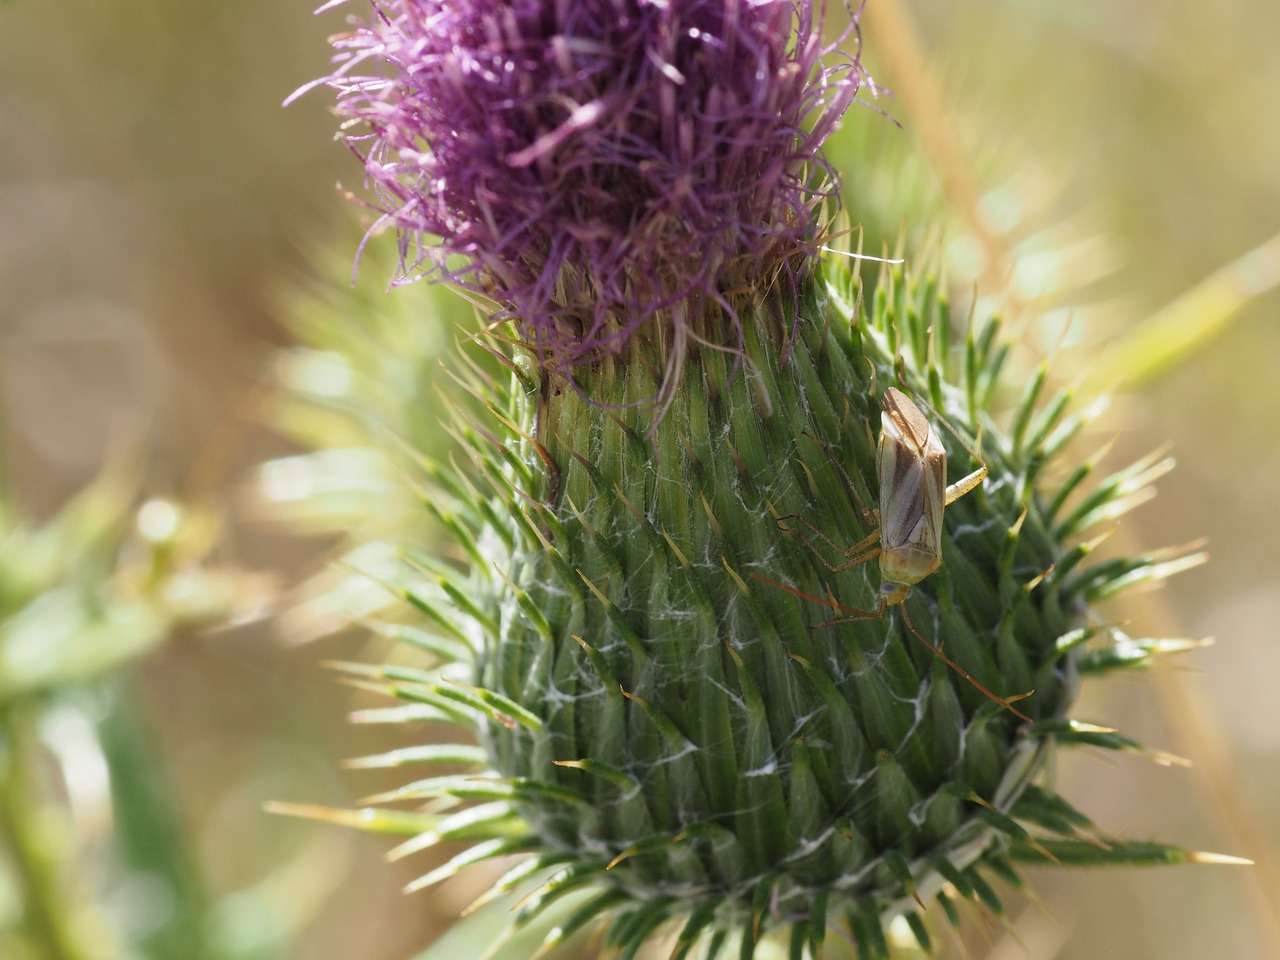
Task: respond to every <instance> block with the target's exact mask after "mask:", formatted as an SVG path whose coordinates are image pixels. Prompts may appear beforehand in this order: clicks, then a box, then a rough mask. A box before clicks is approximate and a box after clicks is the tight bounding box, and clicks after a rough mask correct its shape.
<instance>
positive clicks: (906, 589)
mask: <svg viewBox="0 0 1280 960" xmlns="http://www.w3.org/2000/svg"><path fill="white" fill-rule="evenodd" d="M909 596H911V584H909V583H898V582H897V581H894V580H883V581H881V583H880V602H881V603H883V604H884V605H885V606H886V607H892V606H893V605H894V604H896V603H902V602H903V601H904V600H906V599H907V597H909Z"/></svg>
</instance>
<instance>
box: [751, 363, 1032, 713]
mask: <svg viewBox="0 0 1280 960" xmlns="http://www.w3.org/2000/svg"><path fill="white" fill-rule="evenodd" d="M943 423H944V425H945V426H946V427H947V429H948V430H950V431H951V433H952V434H953V435H954V436H955V438H956V439H957V440H959V441H960V443H961V444H962V445H963V446H964V448H965V449H966V450H967V451H968V452H969V454H970V455H971V456H972V457H973V459H974V460H976V461H977V462H978V464H979V466H978V469H976V470H974V471H973V472H972V473H970V474H969V475H968V476H966V477H963V478H962V479H960V480H957V481H956V482H955V483H953V484H950V485H948V484H947V451H946V449H945V448H944V447H943V446H942V441H941V440H940V439H939V438H938V434H937V432H936V431H935V430H934V429H933V427H932V426H931V425H930V423H929V421H928V419H927V418H926V417H925V415H924V414H923V413H921V411H920V408H919V407H917V406H916V405H915V403H913V402H912V401H911V399H910V398H909V397H908V396H907V395H906V394H905V393H903V392H902V391H901V390H897V389H895V388H893V387H889V388H888V389H887V390H885V392H884V396H883V397H881V411H880V442H879V444H878V446H877V448H876V472H877V474H878V476H879V481H880V509H879V510H878V511H877V510H870V509H868V508H867V506H866V504H865V503H863V502H862V498H861V495H860V494H859V493H858V491H857V487H856V486H854V484H853V483H852V482H851V481H849V479H848V477H847V476H846V485H847V486H848V488H849V489H850V490H851V491H852V492H853V495H854V496H855V497H857V498H858V502H859V505H860V509H861V510H862V513H863V516H864V518H865V519H866V522H867V524H868V525H869V526H870V525H873V524H874V525H875V529H874V530H872V531H871V533H869V534H868V535H867V536H866V537H864V538H863V539H861V540H859V541H858V542H857V543H855V544H854V545H853V546H851V547H847V548H842V547H840V546H839V545H838V544H837V543H836V542H835V541H833V540H832V539H831V538H830V537H829V536H827V534H825V533H824V532H823V531H821V530H819V529H818V528H817V527H816V526H814V525H813V523H811V522H810V521H808V520H806V519H805V518H804V517H801V516H799V515H795V514H793V515H791V516H785V517H781V518H780V519H779V521H778V523H779V525H780V526H781V525H783V524H785V523H787V522H788V521H799V522H800V523H802V524H804V525H805V526H806V527H808V528H809V531H810V533H812V535H813V536H816V537H817V538H819V539H821V540H822V541H823V542H824V543H826V544H827V545H828V546H829V547H831V548H833V549H834V550H836V551H837V552H838V553H840V554H841V555H842V556H844V557H845V558H846V559H845V560H844V561H843V562H841V563H836V564H833V563H831V562H829V561H828V560H827V559H826V557H825V556H823V554H822V551H820V550H818V549H817V548H816V547H815V546H814V544H813V541H812V540H811V539H810V537H809V534H807V533H805V531H803V530H800V529H796V528H795V527H791V528H790V529H791V530H792V532H794V533H795V534H796V535H797V536H799V537H800V539H801V540H803V541H804V542H805V544H806V545H808V546H809V548H810V549H812V550H813V551H814V553H815V554H817V555H818V556H819V557H820V558H821V559H822V561H823V563H825V564H826V565H827V567H828V568H829V569H830V570H831V571H832V572H833V573H840V572H841V571H843V570H848V569H850V568H852V567H857V566H861V565H862V564H864V563H868V562H869V561H871V560H874V559H876V558H877V557H878V558H879V560H880V589H879V592H878V593H877V595H876V608H875V610H858V609H856V608H854V607H848V606H845V605H844V604H842V603H837V602H836V601H835V600H829V599H824V598H822V597H815V596H813V595H812V594H807V593H802V592H801V591H799V590H796V589H794V588H792V587H788V586H787V585H785V584H782V583H778V582H776V581H773V580H769V579H767V578H765V577H763V576H760V575H759V574H752V576H754V577H755V578H756V579H757V580H760V581H762V582H764V583H768V584H770V585H771V586H776V587H781V588H782V589H784V590H787V591H788V592H790V593H793V594H795V595H796V596H799V597H802V598H804V599H806V600H813V601H816V602H818V603H821V604H824V605H825V606H828V607H830V608H831V609H833V610H837V611H839V612H841V613H844V614H847V616H843V617H839V618H837V619H833V620H828V621H826V622H825V623H823V624H821V626H824V627H828V626H834V625H835V624H838V623H847V622H849V621H852V620H878V619H880V618H881V617H883V616H884V615H885V613H886V611H887V610H888V608H889V607H891V606H895V605H897V606H899V607H900V609H901V611H902V619H903V621H904V622H905V623H906V625H907V627H908V629H910V631H911V632H912V633H913V634H915V635H916V637H918V638H919V639H920V641H921V642H923V643H924V644H925V646H927V647H928V648H929V649H930V650H932V651H933V652H934V654H935V655H937V656H938V657H940V658H942V660H943V661H944V662H945V663H946V664H947V666H949V667H951V669H953V670H955V671H956V672H957V673H958V674H960V675H961V676H962V677H964V678H965V679H966V680H968V681H969V683H971V684H973V686H974V687H976V688H977V689H978V690H980V691H982V693H983V694H985V695H986V696H987V697H989V698H991V699H992V700H993V701H995V702H996V703H998V704H1000V706H1002V707H1004V708H1005V709H1006V710H1008V711H1009V712H1010V713H1012V714H1013V715H1014V716H1016V717H1018V718H1019V719H1021V720H1024V721H1026V722H1027V723H1030V722H1032V721H1031V718H1030V717H1028V716H1027V715H1026V714H1024V713H1022V712H1020V711H1019V710H1017V709H1016V708H1014V706H1013V705H1012V704H1011V703H1010V702H1009V701H1008V700H1005V699H1003V698H1001V697H998V696H996V695H995V694H994V693H992V692H991V691H990V690H988V689H987V688H986V687H984V686H983V685H982V684H981V683H979V682H978V681H977V680H975V679H974V678H973V677H972V676H970V675H969V673H968V672H967V671H966V670H965V669H964V668H963V667H961V666H960V665H959V664H957V663H956V662H955V661H953V660H952V659H951V658H950V657H948V656H947V655H946V654H945V653H943V652H942V649H941V647H939V646H937V645H936V644H933V643H931V642H930V641H929V640H927V639H926V638H925V637H924V635H923V634H921V633H920V631H918V630H917V629H916V628H915V625H914V624H913V623H912V622H911V619H910V617H908V615H907V611H906V607H905V606H901V605H902V603H903V601H905V600H906V599H907V597H909V596H911V589H912V587H914V586H915V585H916V584H917V583H919V582H920V581H921V580H923V579H924V578H925V577H927V576H929V575H930V574H932V573H934V572H936V571H937V569H938V568H939V567H940V566H942V511H943V509H944V508H945V507H946V506H947V505H948V504H951V503H954V502H955V501H957V500H959V499H960V498H961V497H963V496H964V495H965V494H966V493H969V492H970V491H971V490H973V489H974V488H975V487H977V486H978V484H980V483H982V481H983V480H984V479H985V478H986V476H987V465H986V463H985V462H984V461H983V459H982V458H981V457H980V456H979V455H978V453H977V451H976V450H974V449H973V448H972V447H970V446H969V444H968V443H967V442H966V441H965V439H964V438H963V437H961V436H960V434H959V433H957V432H956V430H955V428H953V427H952V426H951V425H950V424H949V423H946V421H945V420H944V421H943ZM842 472H843V468H842ZM784 529H786V528H785V527H784ZM1029 695H1030V694H1029V693H1028V694H1023V695H1022V696H1029ZM1015 699H1021V697H1019V698H1015Z"/></svg>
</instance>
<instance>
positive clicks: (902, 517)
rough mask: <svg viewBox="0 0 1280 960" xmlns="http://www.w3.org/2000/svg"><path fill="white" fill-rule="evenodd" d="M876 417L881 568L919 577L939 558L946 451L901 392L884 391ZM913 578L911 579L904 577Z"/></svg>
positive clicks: (945, 482)
mask: <svg viewBox="0 0 1280 960" xmlns="http://www.w3.org/2000/svg"><path fill="white" fill-rule="evenodd" d="M882 403H883V411H882V414H881V417H880V446H879V450H878V451H877V452H878V459H879V467H880V469H879V475H880V539H881V543H882V544H883V549H884V551H885V553H886V554H895V551H898V548H906V549H905V550H902V551H901V552H899V553H897V554H896V555H895V556H890V557H888V558H886V556H884V555H882V557H881V568H882V570H884V569H885V562H886V559H888V564H889V567H891V568H893V569H894V570H895V571H897V574H898V575H900V576H901V577H902V578H904V579H903V582H907V583H914V582H918V581H919V580H920V579H922V578H923V577H925V576H928V574H929V573H931V572H932V571H933V570H935V569H937V565H938V563H939V562H940V551H941V537H942V511H943V508H944V507H945V506H946V497H947V452H946V450H945V449H944V448H943V446H942V442H941V441H940V440H939V438H938V435H937V434H936V433H935V432H934V431H933V429H932V427H931V426H930V425H929V421H928V420H926V419H925V417H924V415H923V414H922V413H921V412H920V409H919V408H918V407H917V406H916V405H915V404H914V403H912V402H911V401H910V400H909V399H908V398H907V397H906V395H905V394H903V393H902V392H901V391H898V390H894V389H893V388H892V387H891V388H889V389H888V390H887V391H886V392H885V396H884V399H883V401H882ZM909 577H914V579H907V578H909Z"/></svg>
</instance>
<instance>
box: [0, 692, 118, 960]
mask: <svg viewBox="0 0 1280 960" xmlns="http://www.w3.org/2000/svg"><path fill="white" fill-rule="evenodd" d="M37 718H38V710H37V708H36V707H34V706H31V705H29V704H25V703H22V702H14V703H10V704H8V705H7V706H6V707H4V708H3V709H0V831H3V837H4V839H5V841H6V843H7V846H8V848H9V851H10V857H11V859H12V862H13V869H14V872H15V873H16V874H17V878H18V882H19V884H20V887H21V891H22V896H23V919H24V921H25V926H26V929H27V934H28V936H29V937H30V941H31V943H32V945H33V946H35V947H36V949H37V950H39V951H41V954H42V955H43V956H44V957H46V958H48V960H100V958H101V957H102V954H99V953H96V952H91V951H90V950H89V948H88V947H87V945H86V944H85V943H84V942H82V938H80V937H78V936H77V934H76V930H75V919H74V913H75V910H76V905H75V903H74V898H73V897H72V896H71V895H70V891H69V890H68V889H67V886H68V885H67V880H68V879H69V877H70V874H71V870H70V866H69V864H67V863H66V862H65V861H66V857H65V856H64V853H65V851H66V850H67V849H69V846H68V844H67V843H66V842H65V838H59V837H56V836H53V835H52V831H50V830H49V829H48V826H47V824H46V823H45V822H43V821H44V817H45V816H46V811H45V810H43V809H42V806H43V804H42V800H41V798H40V795H41V790H40V783H39V780H40V777H39V773H38V770H37V765H38V763H39V758H38V757H37V756H35V750H34V749H33V744H35V742H36V729H35V728H36V722H37Z"/></svg>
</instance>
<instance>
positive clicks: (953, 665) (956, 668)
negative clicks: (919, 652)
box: [850, 604, 1035, 723]
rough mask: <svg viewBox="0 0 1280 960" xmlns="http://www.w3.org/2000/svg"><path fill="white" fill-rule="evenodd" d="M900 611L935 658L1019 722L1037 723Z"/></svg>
mask: <svg viewBox="0 0 1280 960" xmlns="http://www.w3.org/2000/svg"><path fill="white" fill-rule="evenodd" d="M898 609H899V610H901V611H902V622H903V623H905V624H906V625H907V629H908V630H910V631H911V632H912V633H914V634H915V635H916V639H917V640H919V641H920V642H921V643H923V644H924V645H925V646H926V647H928V648H929V649H930V650H932V651H933V653H934V656H936V657H939V658H940V659H941V660H942V662H943V663H945V664H946V665H947V666H948V667H950V668H951V669H952V670H954V671H955V672H956V673H958V674H960V676H962V677H964V678H965V679H966V680H968V681H969V682H970V683H971V684H973V686H974V687H975V688H976V689H977V690H979V691H980V692H981V693H982V694H983V696H985V697H986V698H987V699H989V700H992V701H994V702H995V703H998V704H1000V706H1002V707H1004V708H1005V709H1006V710H1008V711H1009V712H1010V713H1012V714H1013V715H1014V716H1015V717H1017V718H1018V719H1019V720H1021V721H1023V722H1024V723H1034V722H1035V721H1033V720H1032V719H1031V718H1030V717H1028V716H1027V715H1026V714H1025V713H1023V712H1022V711H1021V710H1019V709H1018V708H1017V707H1015V706H1014V705H1013V704H1012V703H1010V702H1009V701H1008V700H1005V699H1004V698H1003V697H998V696H996V695H995V694H994V693H992V692H991V691H990V690H988V689H987V688H986V687H984V686H983V685H982V684H981V683H979V682H978V681H977V680H975V679H974V678H973V677H972V676H971V675H970V674H969V672H968V671H967V670H965V668H964V667H962V666H960V664H958V663H956V662H955V661H954V660H952V659H951V658H950V657H948V656H947V655H946V654H945V653H943V652H942V647H941V646H939V645H937V644H934V643H931V642H929V640H928V639H926V638H925V635H924V634H923V633H921V632H920V631H919V630H917V629H916V625H915V624H914V623H912V622H911V617H909V616H908V615H907V607H906V605H905V604H902V605H901V606H899V607H898ZM850 619H855V620H856V619H860V618H858V617H852V618H850ZM861 619H865V618H861ZM1033 693H1035V691H1034V690H1028V691H1027V692H1026V693H1024V694H1021V695H1020V696H1018V697H1015V698H1014V699H1015V700H1021V699H1023V698H1025V697H1029V696H1031V694H1033Z"/></svg>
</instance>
